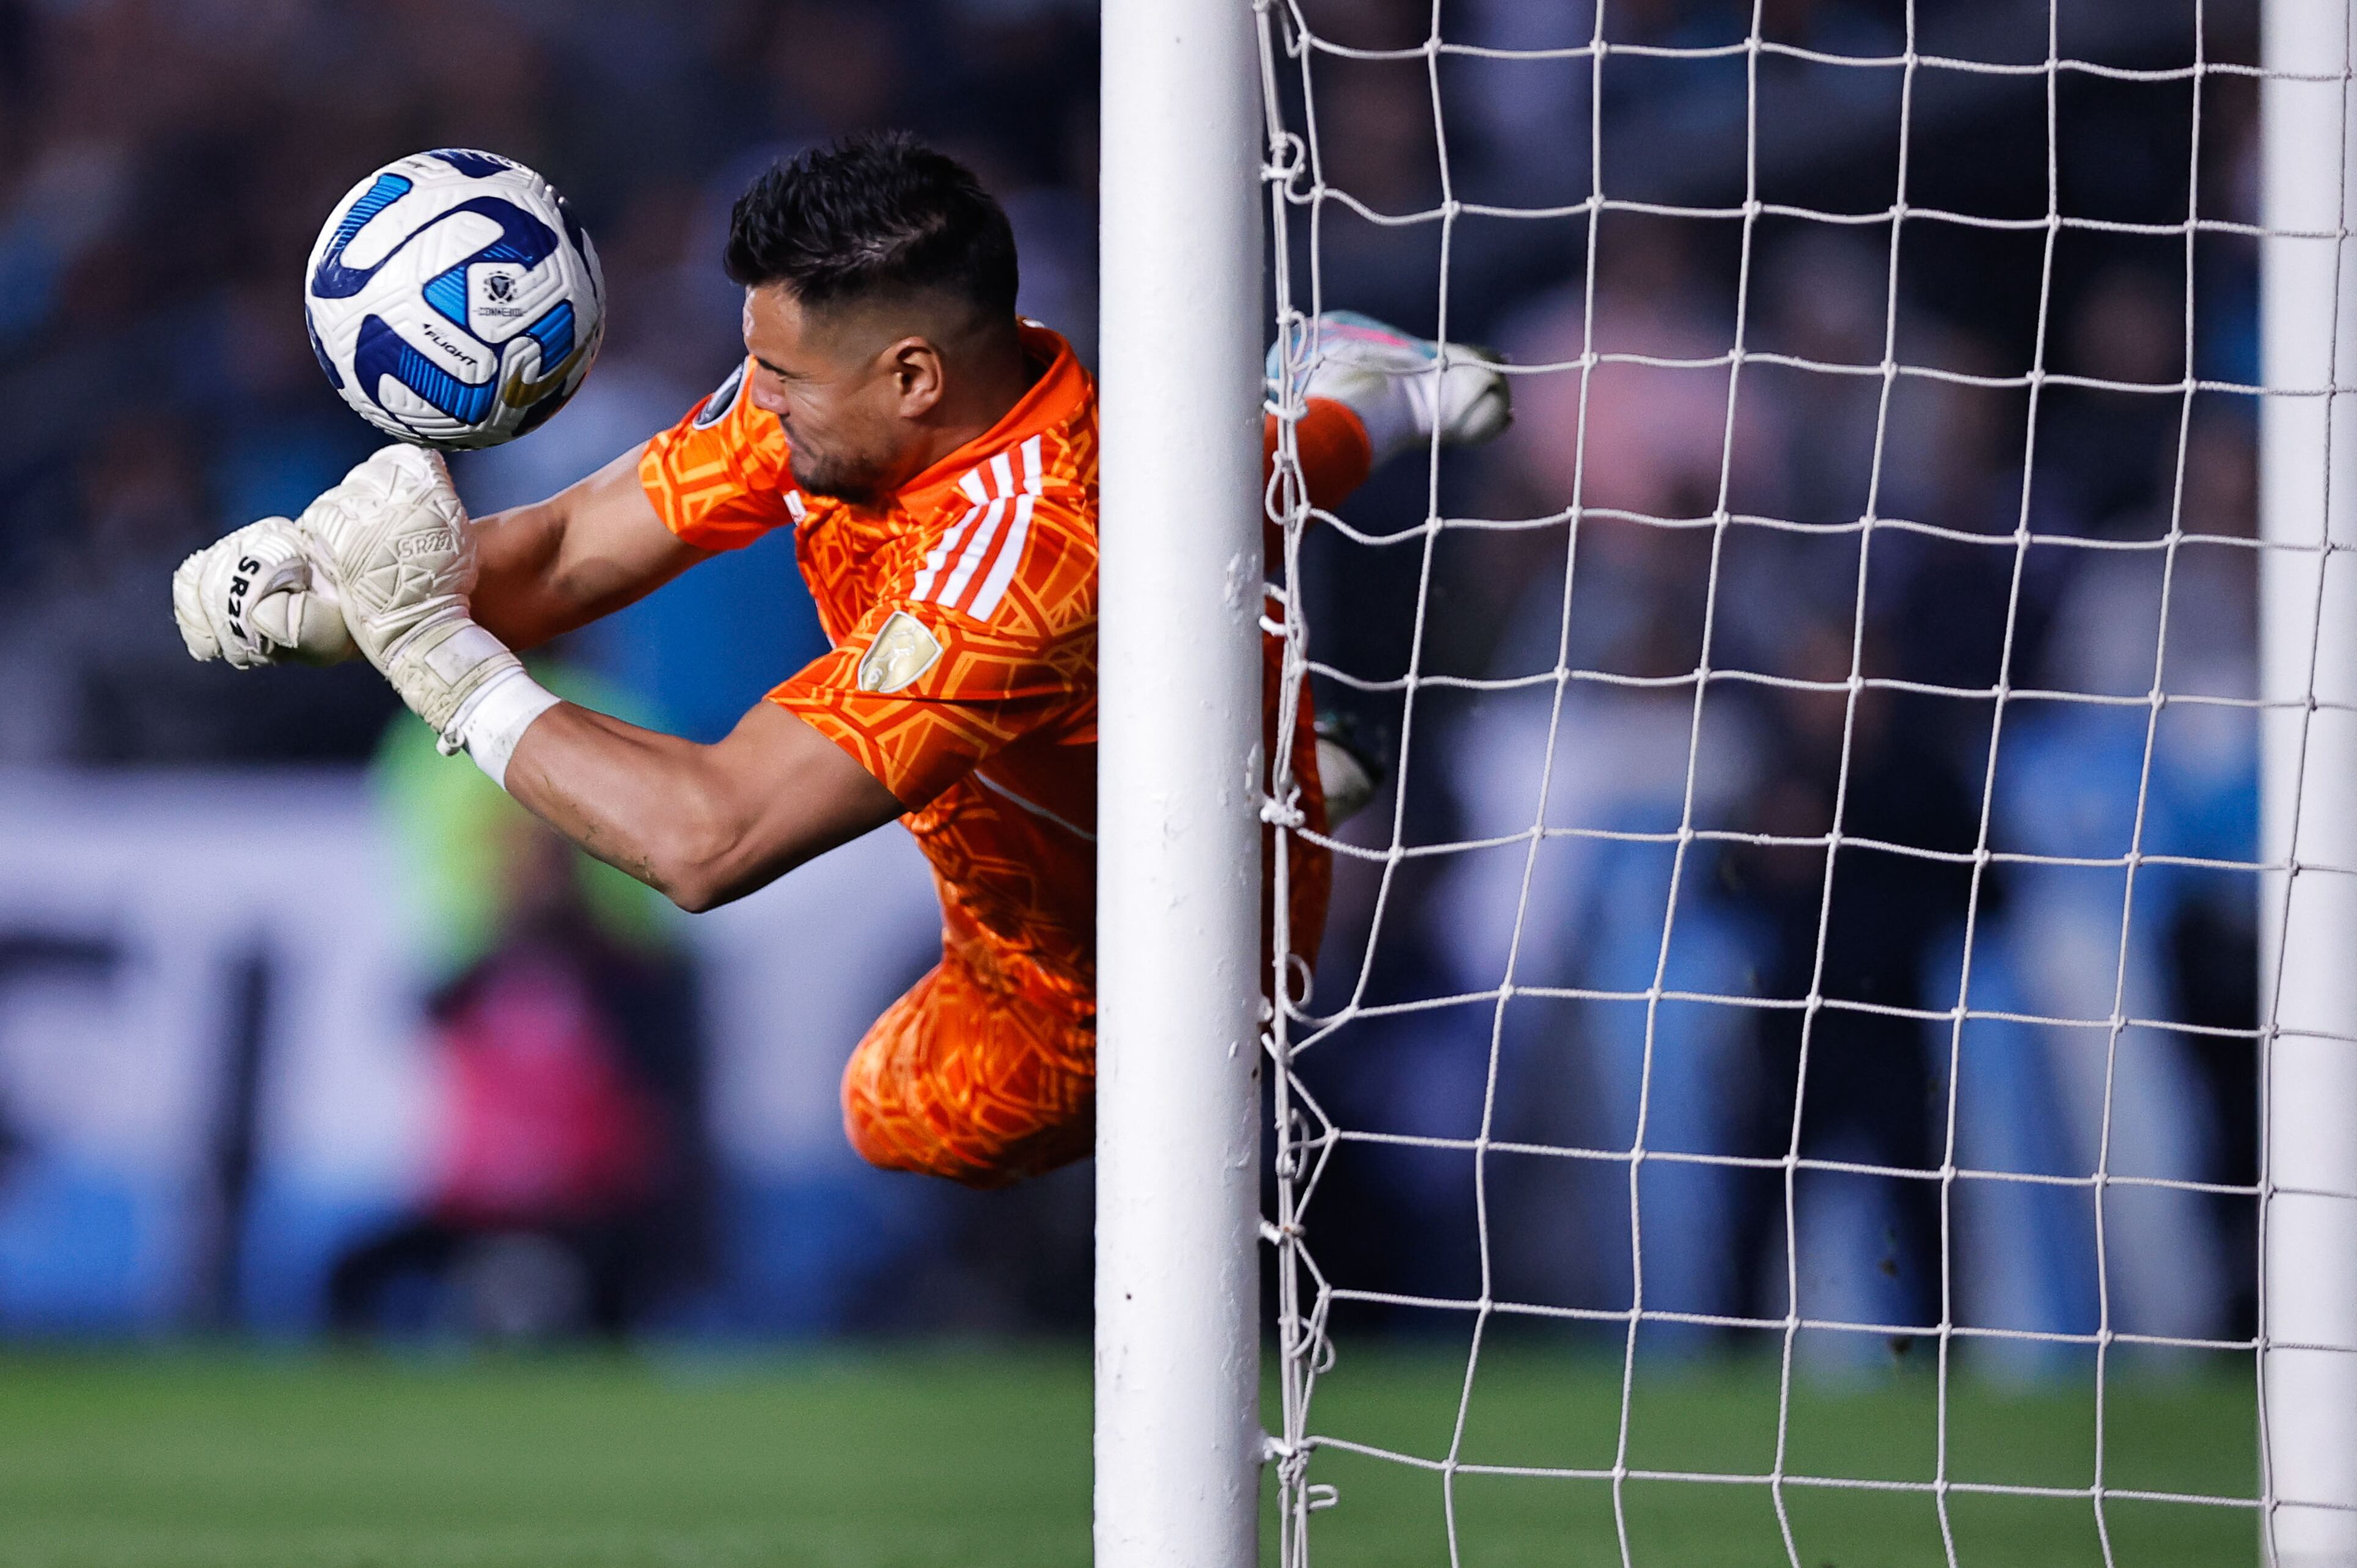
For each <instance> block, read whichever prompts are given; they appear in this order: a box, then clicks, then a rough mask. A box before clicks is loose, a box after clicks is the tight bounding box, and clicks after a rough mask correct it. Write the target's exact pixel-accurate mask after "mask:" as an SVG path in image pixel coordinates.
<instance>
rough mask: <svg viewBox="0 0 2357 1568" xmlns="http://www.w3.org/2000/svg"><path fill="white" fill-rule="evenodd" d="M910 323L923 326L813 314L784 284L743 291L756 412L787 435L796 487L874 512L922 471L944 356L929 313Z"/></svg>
mask: <svg viewBox="0 0 2357 1568" xmlns="http://www.w3.org/2000/svg"><path fill="white" fill-rule="evenodd" d="M898 314H899V313H897V312H896V313H894V316H896V317H897V315H898ZM911 314H912V315H914V316H916V317H920V319H916V320H912V321H899V320H897V319H893V318H891V317H887V316H886V315H885V313H884V311H883V310H882V309H881V308H880V307H879V308H877V309H860V308H856V307H855V308H852V309H849V310H845V311H823V312H811V311H806V310H804V309H803V308H802V304H801V302H800V301H799V300H797V299H796V298H795V297H794V296H793V295H792V294H791V292H790V291H789V290H787V289H786V288H784V287H782V286H780V285H761V286H759V287H754V288H748V289H747V290H746V291H745V347H746V349H747V350H748V351H749V352H750V353H751V354H752V356H753V362H754V375H753V390H752V398H753V403H754V406H755V407H757V408H759V409H761V410H762V411H763V412H765V413H772V414H775V415H776V416H777V419H778V423H779V424H780V425H782V426H784V428H785V432H786V440H787V443H788V445H789V446H790V447H791V467H792V469H793V475H794V482H795V483H796V484H798V485H800V486H801V487H802V489H804V490H805V491H807V492H809V493H810V494H812V495H816V496H834V497H838V498H840V499H844V500H847V501H851V502H853V503H855V504H857V505H873V504H875V503H876V502H877V501H878V500H879V499H882V498H883V497H885V496H888V495H889V494H890V493H891V492H892V491H893V490H894V489H898V488H899V485H900V484H901V482H902V481H904V480H906V479H909V478H914V477H915V475H916V474H917V472H918V471H919V470H920V469H921V468H922V467H924V466H925V451H926V447H925V440H924V437H925V431H926V421H927V416H928V415H929V414H930V413H931V412H932V411H933V409H934V408H935V406H936V405H937V404H938V403H940V401H941V393H942V369H943V367H942V350H941V349H939V348H938V347H936V343H937V341H938V338H934V337H929V336H927V335H926V334H925V332H924V331H923V330H922V328H924V327H925V326H926V325H929V323H927V322H925V321H924V320H922V319H921V317H922V316H923V314H924V313H923V312H921V311H916V312H912V313H911Z"/></svg>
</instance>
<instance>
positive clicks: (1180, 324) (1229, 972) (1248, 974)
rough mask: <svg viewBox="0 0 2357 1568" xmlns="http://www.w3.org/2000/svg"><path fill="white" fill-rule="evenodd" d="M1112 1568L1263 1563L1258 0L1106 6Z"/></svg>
mask: <svg viewBox="0 0 2357 1568" xmlns="http://www.w3.org/2000/svg"><path fill="white" fill-rule="evenodd" d="M1103 26H1104V43H1103V48H1104V59H1103V67H1104V74H1103V138H1104V153H1103V196H1102V202H1103V206H1102V214H1103V216H1102V224H1103V230H1102V236H1103V237H1102V255H1103V328H1102V336H1101V345H1100V366H1101V371H1102V379H1103V392H1102V402H1101V404H1100V420H1101V426H1100V428H1101V431H1102V437H1103V489H1102V503H1103V511H1102V520H1103V521H1102V543H1103V559H1102V564H1101V567H1100V571H1099V577H1098V582H1099V587H1100V592H1101V598H1100V620H1099V631H1098V679H1099V682H1100V700H1099V720H1098V745H1097V768H1098V772H1097V780H1098V782H1097V822H1098V861H1097V900H1098V902H1097V908H1098V914H1097V1286H1096V1561H1097V1563H1098V1564H1099V1568H1253V1564H1254V1563H1255V1562H1256V1560H1257V1544H1256V1543H1257V1524H1258V1513H1259V1496H1260V1486H1259V1466H1260V1458H1261V1455H1260V1444H1261V1434H1260V1420H1259V1412H1260V1397H1259V1395H1260V1389H1259V1384H1260V1335H1259V1326H1258V1321H1257V1319H1258V1309H1259V1260H1258V1257H1257V1256H1256V1251H1257V1248H1258V1240H1257V1237H1258V1227H1259V1211H1260V1157H1259V1152H1260V1134H1259V1110H1260V1097H1259V1092H1258V1088H1257V1085H1258V1082H1259V1064H1260V1059H1261V1058H1260V1047H1259V1033H1260V1030H1259V997H1260V962H1259V947H1260V936H1259V930H1260V919H1259V899H1260V886H1261V874H1260V825H1259V812H1258V803H1259V789H1258V786H1257V783H1256V780H1255V773H1256V769H1257V766H1258V757H1259V748H1260V725H1261V719H1260V714H1261V696H1260V685H1261V655H1260V646H1259V637H1258V632H1257V630H1256V628H1257V624H1258V621H1259V618H1260V613H1261V583H1262V566H1261V558H1260V511H1261V501H1260V493H1261V479H1260V472H1261V437H1260V405H1261V391H1260V380H1261V373H1260V358H1261V353H1260V350H1261V315H1262V310H1261V242H1260V199H1261V198H1260V102H1259V97H1258V91H1259V75H1258V64H1257V57H1256V55H1255V52H1254V50H1255V48H1256V43H1255V39H1254V33H1253V30H1252V27H1253V19H1252V8H1251V6H1250V5H1248V4H1246V3H1245V0H1106V4H1105V5H1104V8H1103Z"/></svg>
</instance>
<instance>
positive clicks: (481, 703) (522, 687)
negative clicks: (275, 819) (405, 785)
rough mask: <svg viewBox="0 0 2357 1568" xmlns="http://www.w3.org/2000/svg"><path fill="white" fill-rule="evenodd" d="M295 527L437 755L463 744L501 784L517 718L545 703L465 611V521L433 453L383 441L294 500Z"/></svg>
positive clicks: (471, 555) (468, 565)
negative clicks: (431, 732)
mask: <svg viewBox="0 0 2357 1568" xmlns="http://www.w3.org/2000/svg"><path fill="white" fill-rule="evenodd" d="M297 526H298V527H299V528H300V529H301V530H302V532H303V534H304V536H305V540H306V542H307V545H308V547H309V549H310V552H311V553H312V554H313V555H314V556H316V557H317V558H318V559H319V560H321V561H322V562H324V563H325V564H326V566H327V570H328V576H329V577H330V579H331V580H332V581H333V582H334V584H335V585H336V587H337V589H338V591H339V593H340V595H341V596H342V601H343V615H344V623H345V624H346V625H347V626H349V627H350V628H351V635H352V640H353V641H354V642H356V643H358V644H359V645H360V650H361V652H362V653H363V654H365V655H367V657H368V661H369V662H370V663H371V664H373V665H375V666H376V667H377V669H378V670H379V671H382V673H383V675H384V678H385V679H386V680H387V681H389V682H392V683H393V690H394V691H396V692H398V693H401V700H402V701H403V702H404V703H408V704H409V711H410V712H412V713H414V714H416V715H417V716H418V717H419V718H421V719H424V720H425V722H426V723H427V724H429V725H433V726H434V729H435V731H436V734H438V735H439V736H441V744H442V749H443V751H444V752H445V753H449V752H455V751H458V750H460V749H464V750H466V751H467V752H468V755H470V756H472V757H474V759H475V761H476V763H477V764H478V765H479V766H480V767H481V768H482V769H483V771H484V772H486V773H488V774H490V776H491V778H492V779H493V780H494V781H496V782H498V783H500V784H501V785H502V786H504V785H505V783H506V781H507V763H508V757H509V756H510V755H511V753H512V752H513V751H514V749H515V744H516V742H517V741H518V740H520V739H522V736H523V731H524V728H525V726H527V725H530V724H531V723H532V721H533V720H534V719H536V718H538V717H539V716H540V715H541V714H544V713H545V712H547V711H548V710H549V709H550V708H552V707H554V705H555V704H556V701H557V699H556V698H555V697H554V695H552V694H550V693H548V692H546V691H544V690H543V689H542V688H541V686H540V685H539V683H538V682H534V681H533V679H532V677H531V676H529V675H527V674H525V673H524V669H523V662H522V660H519V659H518V658H517V657H516V656H515V655H514V654H513V653H511V652H509V651H508V647H507V644H505V643H503V642H501V641H500V639H498V638H496V637H494V636H492V635H491V634H490V632H488V631H485V630H484V629H483V628H481V627H479V626H477V625H476V624H475V621H474V618H473V617H472V616H471V615H469V614H468V606H467V596H468V594H470V593H471V592H473V590H474V586H475V533H474V525H473V524H472V523H470V522H469V521H468V519H467V511H466V508H465V507H463V506H461V505H460V504H459V501H458V495H457V491H456V490H454V489H451V488H450V476H449V473H448V471H447V469H445V468H444V467H443V466H442V459H441V457H440V456H437V455H436V454H435V453H432V452H429V451H426V450H425V449H424V448H423V447H417V446H400V445H395V446H386V447H384V448H382V449H381V450H380V451H378V452H377V453H376V454H375V456H371V457H370V458H369V459H368V460H367V461H366V462H363V463H361V465H360V466H359V467H355V468H354V469H353V470H352V471H351V472H350V473H349V474H347V475H345V476H344V480H343V483H341V484H339V485H338V486H336V487H335V488H334V489H330V490H328V491H327V492H326V493H325V494H323V495H321V496H320V497H319V499H317V500H315V501H313V502H312V503H311V504H310V506H308V507H307V508H306V509H305V510H304V512H303V515H302V517H301V518H300V519H299V520H298V521H297Z"/></svg>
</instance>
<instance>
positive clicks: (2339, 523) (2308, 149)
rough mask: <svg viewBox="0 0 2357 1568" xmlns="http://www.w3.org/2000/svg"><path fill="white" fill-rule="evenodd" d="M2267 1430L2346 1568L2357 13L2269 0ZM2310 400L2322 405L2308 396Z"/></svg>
mask: <svg viewBox="0 0 2357 1568" xmlns="http://www.w3.org/2000/svg"><path fill="white" fill-rule="evenodd" d="M2262 36H2263V39H2264V46H2265V58H2264V63H2265V65H2266V69H2267V70H2268V71H2269V72H2270V73H2271V74H2270V76H2269V79H2268V80H2267V81H2266V84H2265V90H2264V91H2265V98H2264V106H2265V107H2264V113H2265V120H2264V122H2263V138H2264V141H2263V145H2264V147H2265V159H2264V169H2265V176H2264V178H2265V191H2264V205H2263V222H2264V224H2265V227H2266V230H2267V231H2268V232H2267V235H2266V238H2265V239H2264V241H2263V242H2262V243H2263V247H2264V248H2263V251H2262V265H2263V267H2264V269H2265V270H2264V274H2263V287H2262V294H2261V300H2262V311H2263V328H2262V346H2263V354H2264V364H2265V367H2266V387H2267V389H2268V391H2269V392H2273V393H2275V394H2276V395H2273V396H2269V397H2266V398H2265V399H2264V400H2263V401H2264V410H2263V420H2262V427H2261V440H2262V443H2263V445H2262V449H2261V467H2260V491H2259V493H2260V506H2261V510H2260V518H2261V532H2262V537H2263V539H2264V540H2265V542H2266V544H2267V545H2268V546H2269V547H2270V548H2268V549H2267V550H2266V553H2265V554H2264V556H2263V558H2262V575H2261V587H2260V604H2261V617H2260V626H2261V660H2260V668H2261V679H2262V684H2261V690H2262V693H2263V694H2264V696H2265V698H2266V702H2267V703H2268V706H2267V709H2266V713H2265V714H2264V715H2263V717H2262V725H2263V735H2262V743H2261V751H2262V759H2263V774H2262V776H2263V779H2264V783H2265V795H2264V800H2263V804H2262V833H2261V845H2262V849H2261V857H2262V859H2263V860H2264V861H2265V862H2266V864H2267V865H2269V866H2270V867H2271V868H2274V867H2283V868H2286V869H2283V870H2273V869H2271V871H2270V873H2269V875H2268V876H2267V878H2266V881H2265V883H2264V885H2263V887H2264V891H2263V902H2262V908H2261V919H2262V922H2263V924H2262V931H2263V935H2264V941H2263V946H2262V948H2261V976H2260V983H2261V998H2262V1005H2263V1017H2264V1019H2265V1021H2266V1038H2265V1040H2264V1045H2265V1047H2266V1069H2265V1071H2266V1080H2265V1082H2266V1093H2265V1096H2264V1098H2263V1100H2262V1111H2261V1115H2262V1123H2263V1126H2264V1128H2265V1150H2266V1163H2265V1165H2264V1168H2263V1176H2262V1182H2263V1185H2264V1187H2266V1188H2267V1189H2268V1190H2267V1191H2266V1193H2265V1194H2264V1195H2263V1197H2264V1201H2263V1206H2262V1209H2261V1215H2262V1220H2261V1224H2262V1230H2261V1236H2262V1243H2261V1245H2262V1262H2261V1270H2262V1280H2263V1283H2262V1296H2261V1299H2262V1317H2261V1336H2262V1340H2263V1346H2262V1357H2263V1361H2264V1366H2263V1369H2262V1385H2261V1399H2260V1405H2259V1410H2260V1433H2261V1443H2262V1453H2263V1458H2264V1461H2265V1466H2266V1468H2265V1477H2266V1489H2267V1493H2268V1500H2269V1501H2270V1502H2272V1503H2273V1504H2274V1505H2275V1506H2274V1508H2273V1509H2272V1510H2271V1512H2270V1515H2269V1538H2268V1539H2269V1544H2270V1547H2271V1550H2272V1552H2273V1554H2274V1559H2275V1561H2276V1563H2280V1564H2282V1565H2284V1568H2311V1565H2313V1568H2346V1565H2348V1564H2351V1563H2357V962H2352V955H2357V801H2352V790H2357V563H2352V560H2351V557H2350V555H2349V554H2348V553H2347V552H2348V551H2349V550H2350V549H2351V548H2352V545H2357V403H2352V399H2351V395H2350V389H2351V388H2352V387H2357V247H2352V244H2351V227H2352V223H2351V219H2352V211H2357V200H2352V195H2357V156H2352V155H2357V95H2352V77H2351V67H2352V61H2357V7H2352V6H2351V5H2348V4H2346V0H2270V3H2269V4H2268V5H2267V7H2266V12H2265V16H2264V27H2263V34H2262ZM2319 394H2322V395H2319Z"/></svg>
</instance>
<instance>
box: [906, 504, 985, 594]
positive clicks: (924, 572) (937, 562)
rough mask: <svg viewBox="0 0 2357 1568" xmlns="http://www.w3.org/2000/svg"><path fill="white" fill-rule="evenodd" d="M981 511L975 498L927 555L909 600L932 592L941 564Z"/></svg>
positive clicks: (910, 590)
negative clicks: (935, 576)
mask: <svg viewBox="0 0 2357 1568" xmlns="http://www.w3.org/2000/svg"><path fill="white" fill-rule="evenodd" d="M980 510H982V502H981V500H980V499H979V498H977V499H975V502H974V506H973V507H972V508H970V509H969V510H967V512H966V514H965V515H964V516H963V517H962V518H960V519H958V520H957V522H956V523H955V524H954V525H953V526H952V528H951V529H950V531H949V532H947V533H944V534H942V542H940V543H939V544H936V545H934V546H933V547H932V549H931V551H930V552H929V553H927V554H926V556H925V564H924V565H923V566H922V567H920V569H919V570H918V573H917V585H916V586H915V587H913V588H911V589H909V597H910V598H912V599H921V598H923V597H924V596H926V595H927V594H930V593H931V592H932V591H933V577H934V575H935V574H936V573H938V572H940V571H941V569H942V562H944V561H946V560H948V559H949V558H950V552H951V551H952V550H955V549H956V548H957V546H958V541H959V540H960V539H963V537H965V529H966V524H968V523H970V522H972V521H974V513H975V512H977V511H980Z"/></svg>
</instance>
